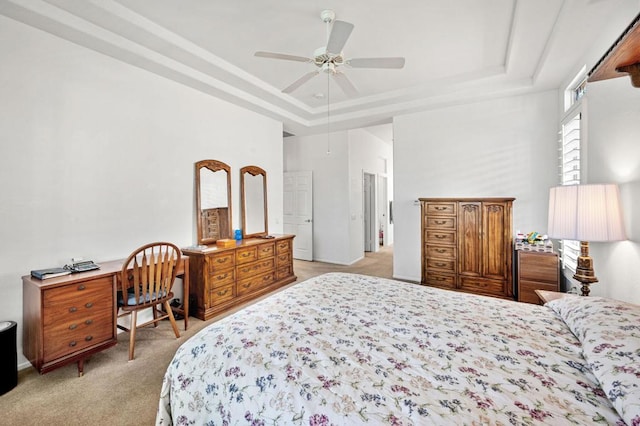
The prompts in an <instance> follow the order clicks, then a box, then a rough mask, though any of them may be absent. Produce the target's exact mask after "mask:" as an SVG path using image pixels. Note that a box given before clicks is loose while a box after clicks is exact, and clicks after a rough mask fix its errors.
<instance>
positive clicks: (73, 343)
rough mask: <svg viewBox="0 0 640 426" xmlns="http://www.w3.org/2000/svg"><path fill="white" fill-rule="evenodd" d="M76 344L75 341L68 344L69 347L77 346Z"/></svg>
mask: <svg viewBox="0 0 640 426" xmlns="http://www.w3.org/2000/svg"><path fill="white" fill-rule="evenodd" d="M77 344H78V342H76V341H75V340H72V341H70V342H69V346H71V347H74V346H75V345H77Z"/></svg>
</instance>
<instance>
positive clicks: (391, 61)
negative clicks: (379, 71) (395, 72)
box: [345, 58, 404, 69]
mask: <svg viewBox="0 0 640 426" xmlns="http://www.w3.org/2000/svg"><path fill="white" fill-rule="evenodd" d="M345 63H346V64H347V65H349V66H351V67H352V68H395V69H399V68H402V67H404V58H352V59H348V60H346V61H345Z"/></svg>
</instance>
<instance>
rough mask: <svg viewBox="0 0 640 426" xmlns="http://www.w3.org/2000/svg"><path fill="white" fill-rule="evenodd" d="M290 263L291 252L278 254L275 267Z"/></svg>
mask: <svg viewBox="0 0 640 426" xmlns="http://www.w3.org/2000/svg"><path fill="white" fill-rule="evenodd" d="M290 264H291V253H284V254H279V255H278V256H277V257H276V268H280V267H283V266H288V265H290Z"/></svg>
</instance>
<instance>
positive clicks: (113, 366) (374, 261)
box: [0, 248, 393, 426]
mask: <svg viewBox="0 0 640 426" xmlns="http://www.w3.org/2000/svg"><path fill="white" fill-rule="evenodd" d="M392 256H393V252H392V250H391V249H390V248H385V249H382V250H380V251H379V252H377V253H367V255H366V256H365V258H364V259H362V260H360V261H359V262H357V263H355V264H354V265H351V266H341V265H333V264H327V263H320V262H305V261H298V260H296V261H294V271H295V273H296V275H297V276H298V281H297V282H296V283H298V282H300V281H303V280H305V279H307V278H311V277H313V276H316V275H320V274H323V273H325V272H336V271H339V272H353V273H359V274H365V275H374V276H380V277H385V278H391V275H392ZM296 283H293V284H290V285H289V286H292V285H295V284H296ZM285 288H286V287H285ZM239 309H240V308H239ZM230 313H232V312H228V313H226V314H225V315H221V316H220V317H217V318H214V319H212V320H210V321H207V322H203V321H200V320H198V319H197V318H190V319H189V330H187V331H184V330H182V328H181V330H180V333H181V336H180V338H179V339H176V338H175V336H174V335H173V331H172V330H171V326H170V324H169V323H168V322H167V321H164V322H163V323H162V324H161V325H160V326H158V327H157V328H153V327H149V328H145V329H141V330H139V331H138V333H137V339H136V359H135V360H134V361H132V362H128V334H121V335H120V336H119V339H118V344H117V345H116V346H115V347H113V348H110V349H107V350H106V351H103V352H101V353H99V354H96V355H94V356H92V357H91V358H90V359H89V360H87V361H86V362H85V367H84V371H85V374H84V376H82V377H78V375H77V367H76V364H70V365H67V366H65V367H61V368H59V369H57V370H54V371H52V372H50V373H47V374H45V375H39V374H38V373H37V372H36V371H35V370H34V369H33V368H28V369H25V370H22V371H20V372H19V375H18V386H17V387H16V388H15V389H13V390H11V391H9V392H8V393H6V394H4V395H3V396H0V425H39V426H44V425H47V426H48V425H151V424H153V423H154V421H155V416H156V408H157V402H158V395H159V393H160V387H161V385H162V377H163V375H164V372H165V370H166V368H167V365H169V362H170V361H171V358H172V357H173V354H174V353H175V351H176V350H177V348H178V347H179V346H180V345H181V344H182V343H183V342H184V341H186V339H188V338H189V337H190V336H193V335H194V334H195V333H197V332H198V331H199V330H201V329H202V328H203V327H205V326H206V325H207V324H210V323H211V322H213V321H216V320H217V319H220V318H222V317H223V316H226V315H229V314H230ZM179 323H180V325H181V326H182V323H181V322H179Z"/></svg>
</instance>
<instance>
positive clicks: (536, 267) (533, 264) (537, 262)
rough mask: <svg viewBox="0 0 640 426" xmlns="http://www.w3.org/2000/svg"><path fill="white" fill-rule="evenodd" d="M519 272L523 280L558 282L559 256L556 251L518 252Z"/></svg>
mask: <svg viewBox="0 0 640 426" xmlns="http://www.w3.org/2000/svg"><path fill="white" fill-rule="evenodd" d="M518 272H519V277H520V279H521V280H531V281H545V282H551V283H557V282H558V274H559V268H558V256H557V255H556V254H555V253H549V254H545V253H527V252H518Z"/></svg>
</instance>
